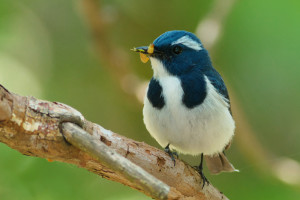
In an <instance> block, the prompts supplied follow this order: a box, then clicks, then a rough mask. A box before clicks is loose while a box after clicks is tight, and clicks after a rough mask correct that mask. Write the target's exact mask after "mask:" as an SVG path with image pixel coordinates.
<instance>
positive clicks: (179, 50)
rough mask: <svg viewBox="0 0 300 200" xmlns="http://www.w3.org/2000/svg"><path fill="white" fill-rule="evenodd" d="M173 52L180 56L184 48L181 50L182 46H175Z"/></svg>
mask: <svg viewBox="0 0 300 200" xmlns="http://www.w3.org/2000/svg"><path fill="white" fill-rule="evenodd" d="M173 52H174V53H175V54H180V53H181V52H182V48H181V47H180V46H175V47H174V48H173Z"/></svg>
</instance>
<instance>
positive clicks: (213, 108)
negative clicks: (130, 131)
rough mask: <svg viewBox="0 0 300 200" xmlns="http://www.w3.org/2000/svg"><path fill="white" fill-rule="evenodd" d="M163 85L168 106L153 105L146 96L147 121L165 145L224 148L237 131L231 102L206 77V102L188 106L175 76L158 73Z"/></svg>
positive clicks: (207, 150) (208, 151)
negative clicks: (230, 110)
mask: <svg viewBox="0 0 300 200" xmlns="http://www.w3.org/2000/svg"><path fill="white" fill-rule="evenodd" d="M156 78H157V79H158V81H159V83H160V84H161V86H162V88H163V97H164V100H165V106H164V107H163V108H162V109H161V110H159V109H157V108H154V107H153V106H152V104H151V103H150V102H149V100H148V98H147V97H145V100H144V109H143V114H144V123H145V125H146V128H147V129H148V131H149V132H150V134H151V135H152V136H153V137H154V138H155V139H156V140H157V142H158V143H159V144H160V145H161V146H162V147H166V146H167V145H168V144H170V147H171V148H173V149H176V150H177V151H179V152H182V153H186V154H192V155H197V154H201V153H204V154H205V155H214V154H216V153H219V152H222V151H223V150H224V147H225V146H226V145H227V144H228V143H229V142H230V140H231V138H232V136H233V134H234V129H235V125H234V120H233V118H232V116H231V114H230V112H229V110H228V107H229V105H228V103H227V102H226V99H225V98H223V97H222V96H221V95H220V94H219V93H218V92H217V91H216V90H215V88H214V87H213V85H212V84H211V83H210V81H209V80H208V78H207V77H205V81H206V83H207V96H206V98H205V100H204V102H203V103H202V104H201V105H199V106H197V107H195V108H193V109H188V108H186V107H185V106H184V105H183V103H182V96H183V90H182V87H181V83H180V79H178V78H177V77H175V76H160V77H156Z"/></svg>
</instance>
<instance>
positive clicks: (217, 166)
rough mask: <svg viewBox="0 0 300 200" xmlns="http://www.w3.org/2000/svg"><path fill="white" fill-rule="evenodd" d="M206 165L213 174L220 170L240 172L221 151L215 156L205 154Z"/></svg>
mask: <svg viewBox="0 0 300 200" xmlns="http://www.w3.org/2000/svg"><path fill="white" fill-rule="evenodd" d="M204 159H205V162H206V166H207V168H208V169H209V171H210V172H211V173H212V174H218V173H220V172H238V171H239V170H237V169H235V168H234V166H233V165H232V164H231V163H230V162H229V160H228V159H227V158H226V156H225V154H224V153H219V154H217V155H215V156H204Z"/></svg>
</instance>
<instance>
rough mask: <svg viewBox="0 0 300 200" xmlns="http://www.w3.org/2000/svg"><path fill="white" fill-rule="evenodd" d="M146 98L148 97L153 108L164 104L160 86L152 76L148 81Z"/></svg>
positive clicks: (158, 107)
mask: <svg viewBox="0 0 300 200" xmlns="http://www.w3.org/2000/svg"><path fill="white" fill-rule="evenodd" d="M147 98H148V99H149V101H150V102H151V104H152V106H153V107H154V108H157V109H161V108H163V107H164V105H165V100H164V97H163V96H162V87H161V85H160V84H159V82H158V81H157V80H156V79H154V78H152V79H151V81H150V83H149V89H148V92H147Z"/></svg>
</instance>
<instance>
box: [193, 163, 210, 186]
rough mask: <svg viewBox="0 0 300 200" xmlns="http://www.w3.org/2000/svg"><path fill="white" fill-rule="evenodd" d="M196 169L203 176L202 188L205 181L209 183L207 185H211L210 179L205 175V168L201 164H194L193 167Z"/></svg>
mask: <svg viewBox="0 0 300 200" xmlns="http://www.w3.org/2000/svg"><path fill="white" fill-rule="evenodd" d="M193 168H194V169H195V170H197V172H198V173H199V174H200V176H201V178H202V189H203V188H204V186H205V183H207V185H209V180H208V179H207V178H206V177H205V175H204V173H203V169H202V168H201V167H200V166H194V167H193Z"/></svg>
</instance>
